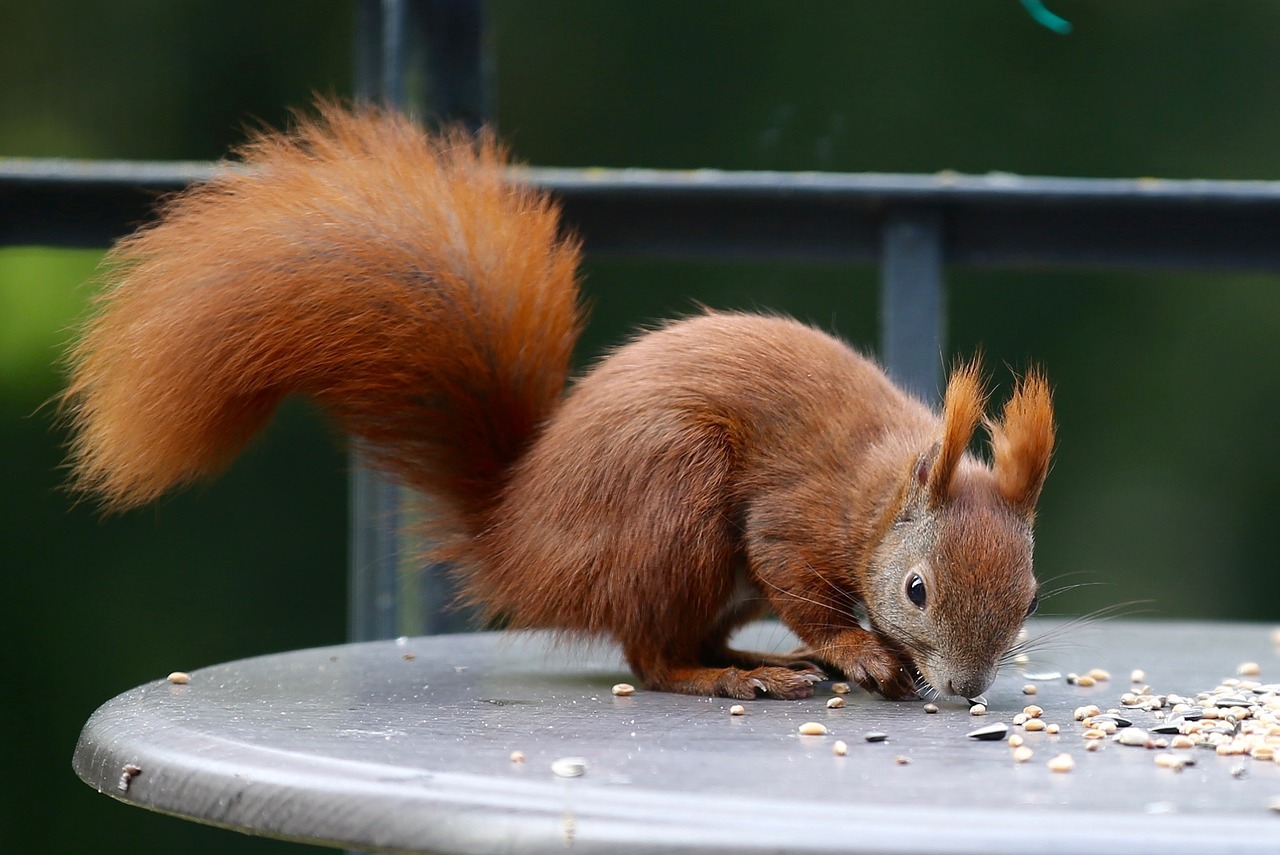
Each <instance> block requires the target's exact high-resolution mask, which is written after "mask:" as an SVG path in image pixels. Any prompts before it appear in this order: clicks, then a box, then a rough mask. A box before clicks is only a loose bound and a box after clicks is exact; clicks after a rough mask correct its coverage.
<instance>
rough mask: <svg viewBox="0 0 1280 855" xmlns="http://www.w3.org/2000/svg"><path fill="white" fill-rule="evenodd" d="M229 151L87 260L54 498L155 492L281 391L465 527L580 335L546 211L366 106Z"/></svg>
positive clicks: (264, 410)
mask: <svg viewBox="0 0 1280 855" xmlns="http://www.w3.org/2000/svg"><path fill="white" fill-rule="evenodd" d="M239 154H240V155H241V156H242V158H243V160H244V163H243V165H236V166H229V167H228V168H226V169H224V170H222V171H220V172H219V174H218V175H217V177H215V178H214V179H213V180H211V181H209V182H207V183H204V184H200V185H198V186H195V187H192V188H191V189H189V190H187V191H185V192H183V193H181V194H179V195H177V196H176V197H174V198H173V199H172V200H170V201H169V202H167V203H166V204H165V205H164V206H163V207H162V209H161V215H160V218H159V220H158V221H157V222H156V223H155V224H153V225H150V226H148V227H146V228H143V229H142V230H140V231H139V232H137V233H136V234H134V235H132V236H130V237H128V238H126V239H125V240H123V241H122V242H121V243H119V244H118V245H117V246H116V247H115V249H114V250H113V251H112V252H111V254H110V256H109V257H108V262H107V265H108V266H107V273H106V287H105V290H104V292H103V293H102V295H101V296H100V297H99V304H98V307H97V309H98V310H97V312H96V314H95V316H94V317H92V319H91V320H90V321H89V322H88V323H87V325H86V327H85V329H84V330H83V332H82V335H81V337H80V338H79V340H78V342H77V344H76V345H75V346H74V348H73V350H72V352H71V355H70V362H71V380H70V383H69V386H68V388H67V390H66V391H65V393H64V394H63V396H62V400H61V403H62V406H63V410H64V413H65V414H66V416H67V418H68V421H69V422H70V425H71V428H72V439H71V465H72V467H73V473H74V474H73V479H74V485H75V486H76V487H77V488H79V489H81V490H83V491H87V492H89V493H92V494H96V495H98V496H99V497H100V498H101V499H102V500H103V501H104V503H105V504H106V506H107V507H109V508H112V509H115V508H124V507H128V506H132V505H136V504H140V503H143V502H146V501H149V500H151V499H154V498H156V497H157V496H159V495H160V494H161V493H163V492H165V491H166V490H168V489H170V488H171V487H174V486H177V485H180V484H184V483H187V482H190V481H193V480H195V479H197V478H200V477H202V476H206V475H209V474H212V473H214V472H216V471H218V470H220V469H221V468H222V467H224V466H225V465H226V464H227V463H228V462H230V460H231V459H232V458H233V457H234V456H235V455H236V454H237V453H238V452H239V451H240V450H241V448H242V447H243V446H244V445H245V443H246V442H248V440H249V439H250V438H251V437H252V436H253V435H254V434H255V433H256V432H257V431H258V430H259V429H260V428H261V427H262V426H263V424H264V423H265V422H266V421H267V420H268V419H269V418H270V416H271V414H272V412H273V411H274V409H275V407H276V405H277V404H278V403H279V402H280V401H281V399H282V398H284V397H285V396H286V395H289V394H291V393H301V394H304V395H308V396H310V397H312V398H314V399H315V400H317V401H318V402H319V403H320V404H321V405H322V406H323V407H324V408H325V409H326V410H327V411H328V412H329V413H330V414H331V415H332V416H333V417H334V418H335V419H336V420H337V421H338V423H339V424H340V426H341V427H342V429H343V430H344V431H346V432H347V433H349V434H351V435H352V436H354V437H356V438H357V441H358V442H360V443H362V447H364V448H365V449H366V450H367V451H368V452H369V454H370V455H371V458H372V459H373V461H374V463H375V465H376V466H378V467H379V468H381V469H384V470H386V471H387V472H389V473H391V474H392V475H394V476H396V477H398V478H399V479H401V480H402V481H403V482H405V483H407V484H409V485H410V486H413V487H416V488H419V489H422V490H426V491H428V492H431V493H433V494H435V495H436V496H437V497H439V498H440V499H442V500H443V503H442V504H443V508H442V509H443V510H444V511H445V512H446V513H448V512H450V511H452V512H453V513H449V514H448V515H449V516H453V517H455V519H456V518H457V516H458V515H461V516H462V517H464V518H465V517H472V516H474V515H476V514H483V512H484V511H485V510H486V508H487V507H488V506H489V505H490V504H491V503H492V502H493V501H494V500H495V498H496V497H497V494H498V492H499V491H500V489H501V486H502V483H503V481H504V479H505V476H506V473H507V472H508V470H509V468H510V466H511V465H512V464H513V463H514V462H515V461H516V460H517V459H518V458H519V456H520V455H521V454H522V452H523V451H524V449H525V448H526V446H527V445H528V443H529V442H530V440H531V439H532V437H533V435H534V433H535V431H536V430H537V429H538V426H539V424H540V423H541V422H542V421H543V420H544V419H546V418H547V417H548V416H549V415H550V414H551V413H552V411H553V410H554V409H555V408H556V406H557V405H558V403H559V401H560V398H561V396H562V394H563V391H564V390H563V387H564V382H565V377H566V374H567V371H568V365H569V360H570V355H571V351H572V349H573V346H574V343H575V341H576V339H577V336H578V332H579V328H580V325H581V312H580V309H579V305H578V287H577V281H576V276H577V272H576V271H577V267H578V255H579V251H578V245H577V243H576V242H575V241H573V240H566V239H565V238H564V237H563V236H562V235H561V234H560V231H559V215H558V209H557V208H556V206H555V205H554V204H552V203H551V202H550V201H549V200H548V199H547V197H546V196H545V195H544V194H542V193H540V192H538V191H536V190H534V189H531V188H529V187H525V186H522V185H520V184H518V183H513V182H512V180H511V177H510V175H509V174H508V172H507V164H506V158H505V153H504V152H503V151H502V150H501V149H500V147H499V146H498V145H497V144H496V143H494V142H493V141H492V140H491V139H489V138H487V137H484V136H481V137H480V138H479V139H476V138H474V137H472V136H469V135H466V134H462V133H452V134H444V135H440V136H435V135H431V134H428V133H427V132H425V131H423V130H422V129H420V128H419V127H418V126H417V125H415V124H414V123H413V122H412V121H410V120H409V119H406V118H404V117H402V116H398V115H395V114H393V113H390V112H383V111H380V110H377V109H374V108H358V109H355V110H347V109H344V108H340V107H338V106H336V105H333V104H322V105H321V107H320V110H319V116H318V117H317V118H302V119H299V120H298V122H297V124H296V126H295V127H294V128H293V129H292V130H291V131H289V132H286V133H261V134H259V135H257V136H256V137H255V138H253V139H251V140H250V141H249V142H248V143H247V144H246V145H245V146H243V148H242V149H241V150H240V152H239ZM459 521H464V520H459Z"/></svg>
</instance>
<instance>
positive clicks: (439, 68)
mask: <svg viewBox="0 0 1280 855" xmlns="http://www.w3.org/2000/svg"><path fill="white" fill-rule="evenodd" d="M483 23H484V10H483V6H482V4H481V3H480V2H479V0H362V2H361V4H360V5H359V7H358V9H357V54H356V59H357V62H356V86H357V93H356V94H357V97H358V98H361V99H363V100H367V101H376V102H380V103H384V104H388V105H391V106H394V107H396V108H398V109H400V110H403V111H405V112H408V113H410V114H412V115H418V116H422V115H423V114H424V113H426V112H427V110H428V109H430V110H431V112H432V115H433V116H434V117H435V118H436V119H438V120H442V121H454V120H456V121H461V122H463V123H464V124H466V125H468V126H470V127H472V128H475V127H478V126H479V125H480V123H481V121H482V119H483V117H484V115H485V114H486V112H487V109H488V105H489V100H488V90H489V87H488V74H487V66H486V65H485V60H484V36H483V34H484V27H483ZM351 462H352V467H351V469H352V473H351V481H350V494H351V498H350V507H351V511H350V526H351V535H350V538H351V547H350V556H351V562H350V581H349V589H350V602H349V604H348V635H349V637H350V638H351V639H352V640H353V641H366V640H372V639H378V638H391V637H394V636H396V635H400V634H402V633H414V634H418V633H437V632H451V631H461V630H464V629H468V628H469V625H468V616H467V614H466V613H464V612H455V611H450V610H448V609H446V608H445V607H444V606H445V604H447V603H448V602H449V601H450V600H452V599H453V587H452V585H451V583H450V581H449V579H448V577H447V575H446V573H445V568H443V567H441V566H438V565H429V566H425V567H418V566H417V563H416V560H415V556H414V552H415V551H416V549H415V545H414V543H413V541H412V538H411V535H410V534H409V533H408V532H407V531H406V530H405V525H404V523H405V521H406V519H407V517H408V516H409V514H408V512H407V511H406V509H405V508H404V502H405V498H406V496H405V494H404V492H403V490H402V489H400V488H399V487H397V486H395V485H394V484H392V483H390V482H389V481H387V480H386V479H385V478H383V477H382V476H381V475H379V474H378V473H377V472H374V471H372V470H370V469H369V468H368V467H367V466H366V465H365V462H364V458H363V455H362V454H361V453H360V452H359V451H358V450H356V451H353V453H352V457H351ZM402 565H405V566H406V567H409V568H412V573H411V574H406V577H405V578H412V580H413V584H412V585H409V584H402V581H401V580H402ZM406 595H407V597H409V598H412V599H413V600H414V602H412V603H409V602H405V599H406ZM410 616H412V618H411V619H410Z"/></svg>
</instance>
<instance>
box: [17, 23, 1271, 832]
mask: <svg viewBox="0 0 1280 855" xmlns="http://www.w3.org/2000/svg"><path fill="white" fill-rule="evenodd" d="M1050 5H1051V7H1052V8H1053V9H1054V11H1056V12H1058V13H1059V14H1061V15H1063V16H1064V17H1066V18H1068V19H1069V20H1071V21H1072V22H1073V23H1074V24H1075V26H1076V31H1075V33H1074V34H1073V35H1070V36H1067V37H1061V36H1056V35H1054V34H1052V33H1050V32H1048V31H1046V30H1044V29H1041V28H1039V27H1037V26H1036V25H1035V24H1034V23H1032V22H1031V20H1030V19H1029V18H1028V17H1027V16H1026V15H1025V13H1024V12H1023V11H1022V9H1021V7H1020V5H1019V4H1018V3H1017V2H1014V0H980V1H978V2H967V3H953V2H943V0H920V2H911V3H902V2H890V0H882V1H881V2H854V0H841V2H835V0H829V1H828V2H804V3H764V2H756V0H740V2H732V3H730V2H694V3H689V2H670V0H650V2H644V3H641V2H605V3H602V2H595V0H592V2H588V0H544V2H530V0H492V2H491V3H490V11H491V15H492V21H493V42H492V43H493V56H494V59H495V63H496V73H497V76H496V85H497V99H496V101H497V116H496V124H497V126H498V128H499V130H500V131H501V133H502V135H503V136H504V137H505V138H506V139H508V140H509V141H510V142H511V143H512V145H513V146H514V148H515V150H516V152H517V154H518V155H519V156H520V157H521V158H522V159H524V160H527V161H529V162H532V163H537V164H545V165H607V166H652V167H721V168H731V169H822V170H839V171H903V172H933V171H937V170H941V169H954V170H958V171H963V172H986V171H989V170H1001V171H1010V172H1023V173H1035V174H1054V175H1081V176H1163V177H1198V178H1242V179H1243V178H1260V179H1270V178H1275V177H1277V175H1276V173H1277V171H1280V155H1277V152H1280V111H1277V110H1276V108H1275V101H1276V96H1277V93H1280V51H1277V50H1276V38H1277V37H1276V33H1278V32H1280V6H1277V5H1275V4H1269V3H1250V4H1243V3H1240V4H1231V5H1230V6H1229V7H1228V8H1229V12H1228V11H1227V10H1226V9H1223V8H1219V7H1216V6H1214V5H1213V4H1205V3H1193V2H1187V0H1126V2H1125V3H1102V2H1083V0H1058V2H1053V3H1050ZM353 20H354V10H353V8H352V4H351V3H350V2H340V0H306V2H303V0H276V2H273V3H255V2H249V1H248V0H220V2H217V3H212V2H198V1H197V0H193V2H189V3H183V4H174V3H168V2H160V0H134V2H131V3H119V4H116V3H113V4H104V3H95V2H87V0H61V2H52V3H29V2H19V0H0V47H2V49H0V156H11V157H26V156H30V157H48V156H62V157H87V158H136V159H169V158H181V159H204V158H213V157H217V156H219V155H220V154H221V153H222V152H223V151H224V150H225V149H226V147H227V146H228V145H230V144H233V143H234V142H236V141H237V140H238V139H239V138H240V137H241V131H242V129H243V128H244V126H245V124H246V123H247V122H250V121H252V120H255V119H260V120H265V121H267V122H271V123H281V122H283V121H284V120H285V116H286V108H287V107H289V106H297V105H303V104H305V103H307V101H308V100H309V99H310V97H311V94H312V93H313V92H321V93H339V94H341V93H347V92H349V91H350V86H349V82H350V80H351V77H352V70H351V58H352V53H353V51H352V46H351V45H352V29H353V26H352V25H353ZM0 204H2V200H0ZM96 260H97V254H96V253H93V252H85V251H75V252H55V251H52V250H49V249H46V248H39V247H15V248H4V249H0V566H3V577H2V578H0V585H2V587H0V619H3V625H4V626H5V627H6V628H7V629H8V631H9V642H8V643H7V644H6V645H4V652H3V654H0V680H3V683H2V684H3V685H4V686H6V687H7V689H8V692H7V698H6V703H4V704H3V705H0V733H3V734H4V735H5V740H6V742H7V743H8V748H7V750H6V757H7V758H8V763H7V769H8V771H9V774H8V775H6V776H5V778H4V780H3V782H2V783H0V849H3V850H4V851H11V850H12V851H19V850H23V851H64V852H71V851H82V850H88V849H90V848H92V849H93V850H94V851H98V852H116V851H119V852H138V851H143V852H150V851H176V850H177V849H178V848H179V847H182V848H183V850H184V851H190V852H197V851H214V850H225V849H234V850H235V851H241V852H254V851H284V850H285V846H286V845H285V844H278V843H273V842H269V841H259V840H252V839H248V838H240V837H235V836H232V835H231V834H229V833H228V832H223V831H216V830H211V829H204V828H199V827H196V826H193V825H190V824H188V823H184V822H180V821H178V820H172V819H167V818H162V817H156V816H151V815H148V814H146V813H144V812H142V811H138V810H135V809H128V808H124V807H120V806H118V805H115V804H113V803H112V802H111V801H110V800H109V799H105V798H102V797H101V796H98V795H96V794H94V793H92V792H91V791H90V790H89V789H88V788H86V787H84V786H83V785H81V784H79V783H78V782H77V781H76V780H75V778H74V776H73V775H72V773H71V771H70V768H69V760H70V755H71V750H72V747H73V745H74V742H75V738H76V734H77V731H78V728H79V727H80V725H81V724H82V723H83V721H84V720H85V718H87V717H88V715H89V714H90V713H91V712H92V711H93V709H94V708H95V707H96V706H97V705H98V704H100V703H101V702H103V701H105V700H106V699H108V698H109V697H111V696H112V695H114V694H117V693H118V692H121V691H124V690H125V689H128V688H130V687H132V686H134V685H136V684H138V683H141V682H144V681H146V680H150V679H153V678H155V677H157V676H160V675H163V674H165V673H168V672H169V671H171V670H174V669H175V668H186V669H189V668H196V667H199V666H201V665H205V664H210V663H213V662H219V661H224V660H228V659H232V658H236V657H241V656H248V655H254V654H258V653H266V652H271V651H278V650H285V649H291V648H296V647H302V646H310V645H316V644H325V643H331V642H336V641H340V640H341V639H342V637H343V631H344V619H345V581H344V572H345V570H344V566H345V557H346V551H345V513H346V506H345V501H346V500H345V471H344V470H345V456H344V451H343V448H342V444H341V440H340V438H338V437H335V436H334V435H332V433H331V432H330V431H329V430H328V428H327V427H326V426H325V424H324V422H323V420H321V419H320V418H318V417H317V415H316V414H315V413H313V412H312V411H311V410H310V409H309V408H308V407H307V406H305V405H303V404H298V405H290V406H288V407H286V408H285V411H284V412H283V413H282V414H281V417H280V419H279V420H278V421H277V423H276V425H275V426H274V428H273V429H272V430H271V431H270V432H269V434H268V435H267V436H266V437H265V438H264V439H263V440H262V441H261V442H259V443H257V444H256V445H255V446H254V447H253V448H252V449H251V451H250V452H249V453H248V454H247V455H246V456H245V458H243V459H242V460H241V461H239V462H238V463H237V464H236V465H235V466H234V467H233V468H232V470H231V471H230V472H229V473H228V475H227V476H226V477H225V478H223V479H221V480H219V481H217V482H216V483H214V484H212V485H209V486H208V487H202V488H200V489H197V490H194V491H190V492H188V493H186V494H184V495H180V496H176V497H174V498H172V499H170V500H168V501H165V502H163V503H161V504H159V505H157V506H155V507H153V508H149V509H147V510H144V511H139V512H134V513H131V514H129V515H125V516H121V517H115V518H110V519H106V520H103V519H99V518H98V517H97V516H96V515H95V513H94V511H93V509H92V508H88V507H84V506H74V505H72V503H71V502H69V501H68V498H67V496H66V495H65V494H63V493H62V492H61V491H60V488H59V482H60V477H61V476H60V474H59V471H58V466H59V461H60V447H59V446H60V442H61V436H60V434H59V432H58V430H57V428H56V427H54V426H53V413H52V411H51V409H50V408H49V407H48V406H44V405H43V404H44V402H45V401H47V400H48V399H49V397H50V396H51V395H53V394H54V393H55V392H56V390H57V388H58V383H59V379H58V369H57V366H56V362H57V359H58V353H59V351H60V349H61V346H62V345H63V343H64V342H65V340H66V339H67V336H68V333H67V330H68V329H69V328H70V327H71V325H73V323H74V321H75V318H77V317H78V316H79V315H80V314H81V312H82V310H83V307H84V304H85V300H86V298H87V296H88V295H89V294H90V293H91V291H92V289H91V287H90V286H88V285H86V284H85V283H86V280H88V279H90V278H91V276H92V274H93V270H94V265H95V264H96ZM875 278H876V277H875V272H874V271H873V270H869V269H863V268H854V267H850V268H845V267H830V266H817V265H814V266H805V265H758V264H752V265H745V264H725V265H677V264H665V263H641V262H628V263H623V262H616V261H614V262H609V263H603V262H590V263H589V265H588V270H587V280H586V287H587V290H588V293H589V295H590V297H591V300H592V301H593V304H594V311H593V323H592V326H591V329H590V332H589V336H588V341H587V342H585V343H584V354H591V353H595V352H598V351H599V350H600V349H601V348H602V347H604V346H605V345H606V344H607V343H609V342H616V341H618V340H619V339H620V338H621V337H622V336H624V335H625V334H626V332H627V331H628V330H630V329H632V328H634V327H635V326H636V325H637V324H639V323H641V322H643V321H645V320H648V319H652V318H655V317H661V316H666V315H670V314H672V313H680V312H686V311H689V310H690V308H691V307H692V306H693V304H694V301H695V300H696V301H701V302H704V303H708V304H710V305H713V306H726V307H727V306H743V307H767V308H771V309H777V310H782V311H787V312H790V313H793V314H795V315H797V316H799V317H801V318H804V319H806V320H811V321H813V322H816V323H818V324H820V325H822V326H825V327H828V328H833V329H836V330H838V331H840V332H841V333H842V334H844V335H846V336H848V337H849V338H851V339H852V340H854V341H855V342H857V343H859V344H860V345H862V346H864V347H867V348H874V346H875V306H876V298H875ZM951 285H952V294H951V331H950V335H951V345H952V349H953V351H954V352H957V353H968V352H971V351H972V350H973V349H975V348H977V347H979V346H981V347H983V349H984V350H985V351H986V352H987V353H988V354H989V355H990V356H991V357H993V362H995V363H996V364H999V363H1000V362H1006V363H1008V364H1010V365H1013V366H1022V365H1025V364H1027V363H1028V362H1030V361H1037V362H1042V363H1044V364H1045V365H1046V366H1047V368H1048V370H1049V373H1050V375H1051V377H1052V378H1053V380H1054V382H1055V384H1056V386H1057V391H1058V402H1059V408H1060V419H1061V436H1062V444H1061V451H1060V454H1059V456H1058V458H1057V462H1056V467H1055V470H1054V473H1053V476H1052V478H1051V480H1050V484H1049V486H1048V488H1047V490H1046V493H1045V498H1044V503H1043V506H1042V510H1041V524H1040V529H1039V556H1038V566H1039V569H1040V574H1041V577H1042V578H1043V579H1045V580H1047V581H1048V583H1049V584H1048V586H1049V587H1055V586H1057V587H1063V586H1068V585H1075V584H1077V583H1086V587H1081V588H1074V589H1072V590H1069V591H1067V592H1065V593H1063V594H1062V595H1061V596H1059V597H1057V598H1055V599H1051V600H1049V601H1048V602H1047V603H1046V611H1054V612H1069V613H1070V612H1082V611H1088V610H1090V609H1092V608H1096V607H1098V606H1100V605H1105V604H1107V603H1113V602H1118V601H1123V600H1129V599H1136V598H1145V599H1150V600H1153V604H1152V606H1151V608H1150V610H1151V612H1153V613H1155V614H1158V615H1164V616H1190V617H1199V618H1239V619H1253V620H1266V621H1275V620H1277V619H1278V618H1280V605H1277V604H1280V582H1278V581H1277V579H1278V576H1277V573H1276V548H1275V544H1274V540H1275V530H1276V529H1275V525H1276V523H1275V515H1276V510H1277V508H1278V507H1280V487H1278V486H1277V485H1280V471H1278V470H1280V464H1278V463H1277V461H1278V460H1280V457H1278V456H1277V455H1275V454H1272V453H1270V447H1269V443H1270V440H1271V439H1272V438H1273V437H1274V436H1275V434H1276V432H1277V428H1278V427H1280V371H1278V370H1277V366H1278V364H1280V363H1278V357H1280V336H1278V335H1277V332H1278V331H1280V288H1277V280H1276V276H1275V275H1272V274H1268V275H1222V274H1207V273H1195V272H1187V273H1176V274H1154V273H1133V272H1124V271H1112V272H1099V273H1067V272H1055V271H1026V270H1008V271H997V272H990V271H984V272H976V271H956V272H955V273H954V274H953V276H952V278H951ZM1002 380H1007V378H1002ZM1055 580H1057V581H1055ZM1093 583H1096V584H1093Z"/></svg>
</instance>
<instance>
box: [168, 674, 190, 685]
mask: <svg viewBox="0 0 1280 855" xmlns="http://www.w3.org/2000/svg"><path fill="white" fill-rule="evenodd" d="M166 679H167V680H168V681H169V682H170V683H173V684H174V685H175V686H185V685H187V683H190V682H191V675H190V674H188V673H187V672H186V671H174V672H173V673H172V674H170V675H169V676H168V677H167V678H166Z"/></svg>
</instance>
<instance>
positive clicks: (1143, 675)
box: [1129, 668, 1147, 683]
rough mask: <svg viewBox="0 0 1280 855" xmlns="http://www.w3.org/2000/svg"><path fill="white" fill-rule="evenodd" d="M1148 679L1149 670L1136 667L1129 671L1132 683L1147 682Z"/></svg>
mask: <svg viewBox="0 0 1280 855" xmlns="http://www.w3.org/2000/svg"><path fill="white" fill-rule="evenodd" d="M1146 679H1147V672H1146V671H1143V670H1142V669H1141V668H1134V669H1133V670H1132V671H1130V672H1129V682H1130V683H1143V682H1146Z"/></svg>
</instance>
